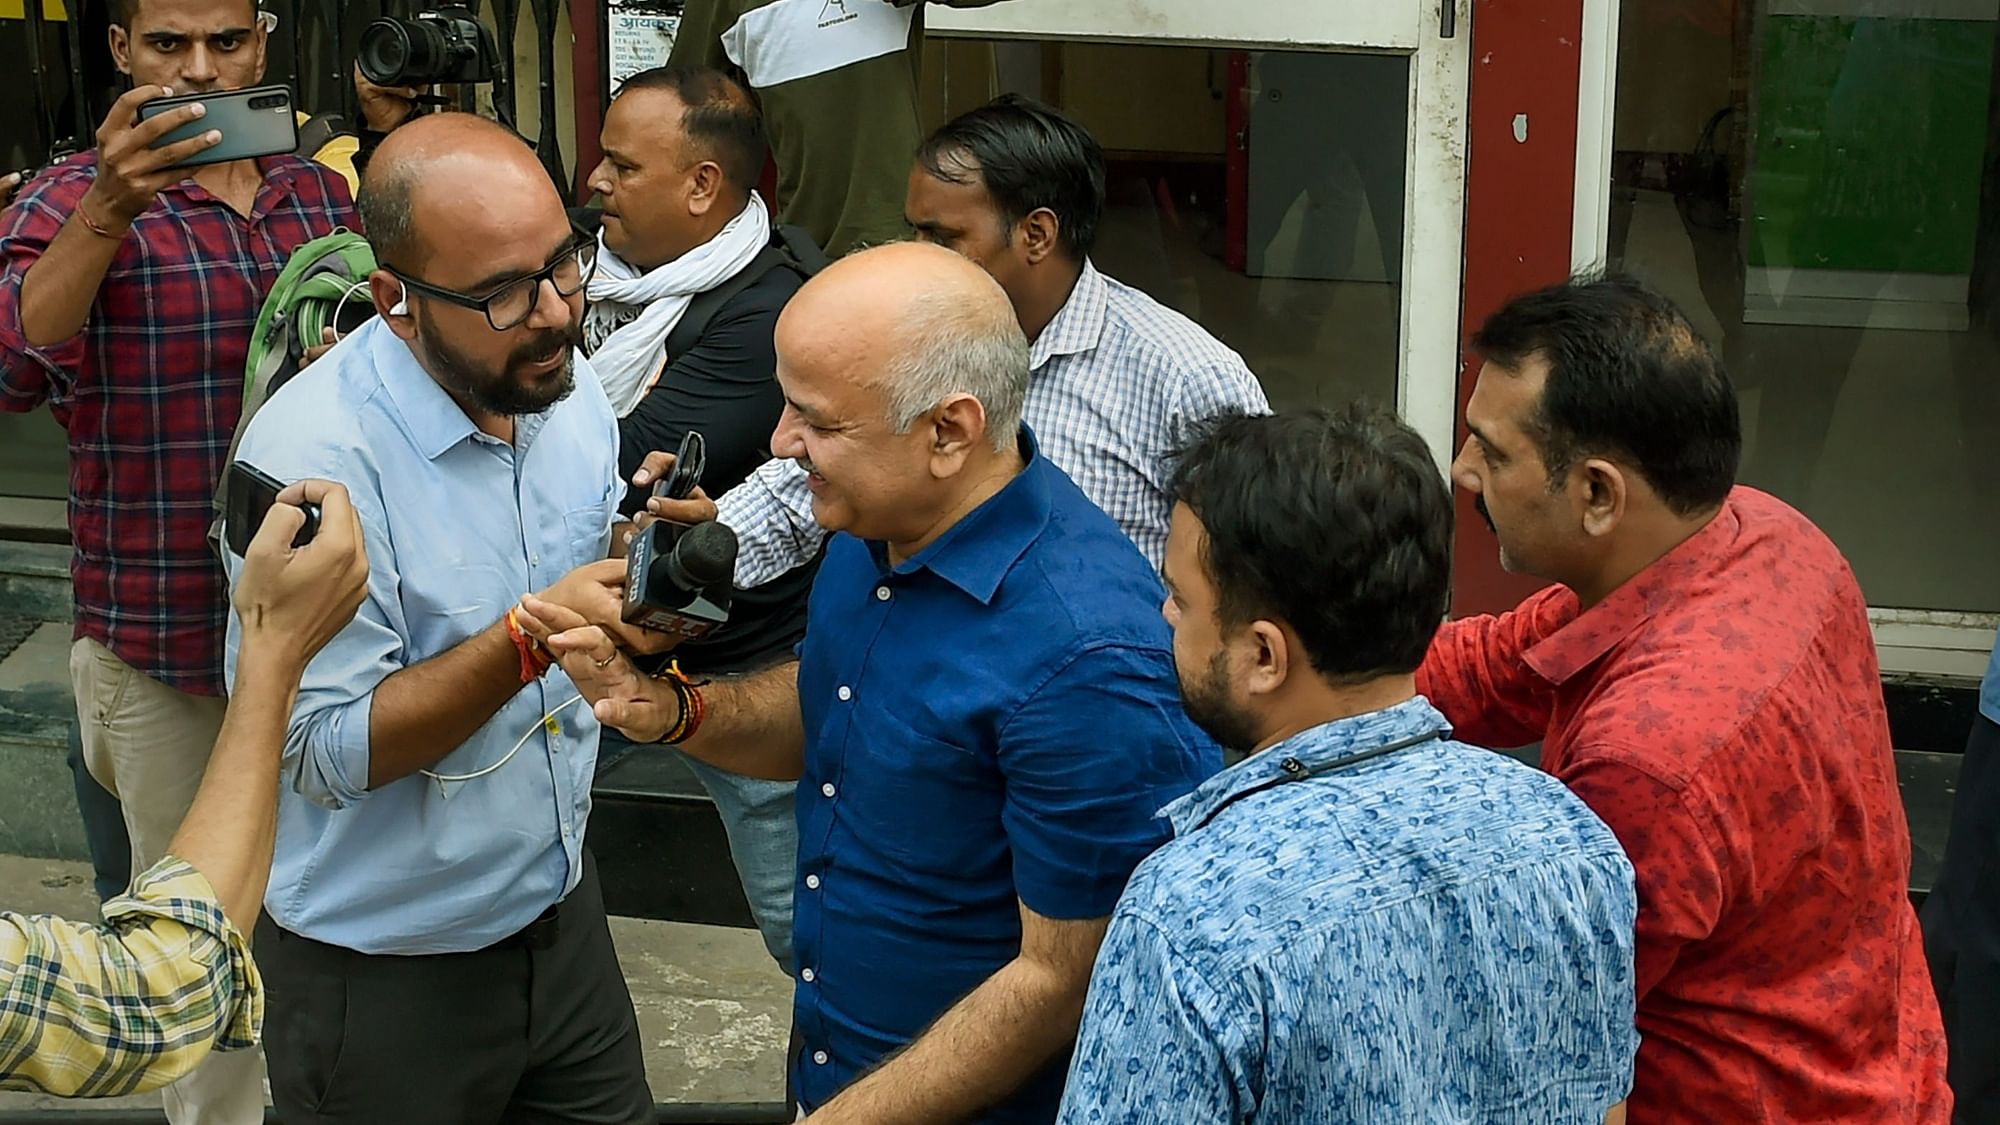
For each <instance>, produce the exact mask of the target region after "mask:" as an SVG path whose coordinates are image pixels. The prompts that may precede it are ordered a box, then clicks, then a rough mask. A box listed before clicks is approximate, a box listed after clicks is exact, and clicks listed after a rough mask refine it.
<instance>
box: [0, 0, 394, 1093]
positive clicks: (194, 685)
mask: <svg viewBox="0 0 2000 1125" xmlns="http://www.w3.org/2000/svg"><path fill="white" fill-rule="evenodd" d="M111 15H112V26H111V29H110V36H109V38H110V46H111V52H112V56H113V58H114V60H115V61H116V63H117V65H118V67H119V69H120V70H121V71H124V72H125V73H127V74H129V75H131V77H132V80H133V82H134V83H135V86H134V89H133V90H132V91H131V92H130V93H128V94H126V95H125V96H124V97H122V98H120V99H119V100H118V101H117V103H116V104H114V105H113V106H112V108H111V112H110V113H109V114H108V115H107V116H106V117H105V120H104V123H103V125H102V126H101V127H100V128H99V129H98V132H97V147H96V148H94V149H92V150H91V151H89V152H85V153H81V154H78V155H77V156H75V157H72V158H70V159H69V160H66V161H63V162H62V163H60V164H58V165H56V166H55V167H53V168H51V169H49V170H48V171H47V172H45V173H43V174H42V175H40V176H39V177H37V178H36V179H35V181H34V182H33V183H31V184H29V185H28V186H27V187H26V188H25V189H24V190H23V191H22V193H21V196H20V198H19V199H18V200H17V201H16V202H15V204H14V205H13V207H12V208H11V209H10V210H9V211H8V212H7V213H6V215H5V217H4V220H0V246H4V252H3V253H0V408H4V409H7V410H14V411H26V410H31V409H33V408H35V407H36V406H38V405H40V404H42V403H43V402H47V403H48V404H49V407H50V409H51V411H52V412H53V413H54V414H55V416H56V419H57V421H59V422H61V423H62V424H63V425H64V427H65V428H66V429H67V430H68V431H69V452H70V535H71V538H72V540H73V541H74V543H75V555H74V558H73V560H72V562H71V574H72V578H73V580H74V586H75V592H76V641H75V644H74V646H73V648H72V649H71V653H70V677H71V681H72V684H73V686H74V688H75V691H76V697H77V711H78V715H79V716H80V717H81V720H82V732H83V744H84V745H83V748H84V757H85V760H86V762H87V763H88V764H89V766H90V771H91V773H92V774H93V775H94V776H95V777H96V778H97V779H98V780H99V781H101V782H103V783H104V785H105V786H106V787H107V788H109V789H110V790H111V791H112V792H113V793H115V794H117V796H118V797H119V799H120V800H121V801H122V803H123V805H124V812H125V821H126V826H127V828H128V830H129V833H130V836H131V840H132V852H133V864H132V869H133V870H134V871H143V870H145V869H146V868H147V867H150V866H151V865H152V864H153V863H154V862H156V861H157V860H159V859H160V858H161V856H162V855H163V854H165V851H166V848H167V844H168V842H169V840H170V839H171V838H172V837H173V834H174V831H175V830H176V829H177V828H179V827H180V822H181V819H182V817H183V816H184V815H185V814H186V813H187V810H188V805H189V802H190V801H191V800H192V799H193V797H194V792H195V788H196V786H197V785H198V784H199V782H200V780H201V775H202V770H203V767H204V765H205V764H206V762H207V761H208V755H209V750H210V747H211V745H212V744H213V743H214V741H215V735H216V732H217V730H218V729H219V728H220V726H221V723H222V713H223V701H222V691H223V684H222V637H223V625H224V610H225V605H224V592H223V578H222V568H221V567H220V566H218V565H217V563H216V560H215V559H214V557H213V556H211V555H210V553H209V548H208V542H207V538H206V532H207V528H208V523H209V517H210V510H209V503H210V497H211V495H212V493H213V491H214V488H215V483H216V481H217V479H218V478H219V476H220V474H221V472H222V470H223V468H224V465H223V459H224V457H225V456H226V455H227V450H228V444H229V438H230V434H231V432H232V430H233V429H234V426H235V423H236V418H237V414H238V412H239V409H240V406H241V396H242V385H243V364H244V357H245V353H246V352H247V350H248V347H249V342H250V331H251V327H252V325H253V324H254V322H255V320H256V316H257V311H258V308H259V306H260V305H261V304H262V303H263V300H264V297H265V294H266V293H267V292H268V291H269V289H270V287H271V284H272V283H273V282H274V281H275V280H276V279H277V275H278V273H279V271H280V270H281V269H283V268H284V265H285V261H286V259H287V258H288V257H289V256H290V254H291V252H292V251H293V250H294V249H296V248H297V247H298V246H299V245H301V244H302V243H304V242H306V241H308V240H310V239H313V238H316V237H319V236H321V235H325V234H328V233H331V232H332V231H333V230H334V229H335V228H336V227H340V226H354V225H356V224H355V217H354V211H353V204H352V201H351V200H350V198H349V194H348V190H347V185H346V183H345V182H344V181H342V180H341V179H340V177H339V176H338V175H336V174H333V173H330V172H328V171H326V170H324V169H322V168H320V167H318V166H316V165H313V164H309V163H307V162H306V161H303V160H299V159H297V158H295V157H292V156H276V157H268V158H264V159H260V160H239V161H232V162H227V163H218V164H210V165H205V166H201V167H198V168H196V169H194V170H193V172H192V173H191V174H190V173H189V171H187V170H185V169H177V168H175V167H174V165H175V164H177V163H179V162H180V161H182V160H184V159H186V158H187V157H189V156H192V155H194V154H195V153H197V152H199V151H200V150H202V149H205V148H207V147H209V146H210V145H212V144H214V143H215V142H216V141H217V140H218V139H219V134H217V133H215V132H209V133H205V134H200V135H197V136H195V137H194V138H192V139H189V140H187V141H183V142H180V143H177V144H173V145H168V146H165V147H163V148H159V149H154V148H152V147H151V145H152V144H153V142H154V141H156V140H158V139H159V138H160V137H161V136H162V135H164V134H165V133H167V132H169V131H171V130H173V129H175V128H177V127H179V126H181V125H183V124H186V123H187V122H189V121H191V120H194V119H195V118H196V117H197V116H199V112H198V109H197V107H194V106H183V107H180V108H177V109H174V110H172V111H169V112H167V113H163V114H161V115H159V116H158V117H155V118H153V119H152V120H150V121H147V122H143V123H141V122H139V121H138V116H137V114H138V108H139V106H140V104H142V103H143V102H146V101H149V100H151V99H153V98H157V97H161V96H164V95H165V94H166V93H168V91H169V90H171V91H172V92H174V93H189V92H196V93H199V92H204V91H224V90H232V89H240V88H242V87H246V86H252V85H256V84H257V83H258V82H260V81H261V80H262V79H263V75H264V54H265V37H266V29H265V28H264V26H263V25H262V24H261V22H260V20H259V16H258V12H257V8H256V5H255V4H254V3H253V0H114V2H113V3H112V5H111ZM261 1071H262V1067H261V1066H260V1065H259V1064H258V1060H257V1058H256V1056H255V1055H254V1054H252V1053H244V1054H240V1055H236V1056H233V1057H224V1058H220V1059H218V1060H216V1064H215V1065H210V1066H206V1067H204V1068H202V1069H201V1070H200V1071H197V1072H196V1073H195V1074H194V1075H192V1076H191V1077H190V1078H189V1079H188V1080H187V1081H185V1082H182V1083H180V1084H178V1085H177V1086H176V1087H174V1088H173V1089H170V1090H168V1091H167V1092H166V1096H165V1100H166V1106H167V1114H168V1117H169V1118H170V1119H171V1120H173V1121H174V1122H176V1123H178V1125H186V1123H188V1122H195V1121H200V1122H224V1123H227V1122H239V1121H241V1122H252V1121H257V1122H261V1121H262V1120H263V1103H264V1094H263V1083H262V1078H261Z"/></svg>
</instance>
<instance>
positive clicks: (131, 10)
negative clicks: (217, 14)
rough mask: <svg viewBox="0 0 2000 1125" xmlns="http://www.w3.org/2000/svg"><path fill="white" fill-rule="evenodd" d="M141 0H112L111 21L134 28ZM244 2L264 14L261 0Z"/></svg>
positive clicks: (255, 13) (255, 11)
mask: <svg viewBox="0 0 2000 1125" xmlns="http://www.w3.org/2000/svg"><path fill="white" fill-rule="evenodd" d="M140 2H141V0H111V3H110V11H111V22H112V23H114V24H117V25H118V26H119V27H122V28H124V29H125V30H126V31H130V30H132V20H133V19H134V18H136V17H137V16H138V15H139V4H140ZM243 2H244V3H246V4H249V5H250V9H251V12H252V14H253V15H260V14H262V12H263V6H262V4H261V3H260V0H243Z"/></svg>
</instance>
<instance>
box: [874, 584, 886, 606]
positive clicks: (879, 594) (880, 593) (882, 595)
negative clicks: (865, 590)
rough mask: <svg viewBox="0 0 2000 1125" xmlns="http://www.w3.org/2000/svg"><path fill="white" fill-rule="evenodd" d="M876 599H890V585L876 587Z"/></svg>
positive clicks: (881, 600) (882, 600)
mask: <svg viewBox="0 0 2000 1125" xmlns="http://www.w3.org/2000/svg"><path fill="white" fill-rule="evenodd" d="M875 600H876V601H878V602H886V601H888V600H889V587H887V586H877V587H875Z"/></svg>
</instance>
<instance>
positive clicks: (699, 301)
mask: <svg viewBox="0 0 2000 1125" xmlns="http://www.w3.org/2000/svg"><path fill="white" fill-rule="evenodd" d="M791 232H797V233H796V234H793V233H791ZM795 238H803V239H804V240H805V245H806V246H807V247H809V248H810V252H811V254H812V255H813V256H814V257H817V258H818V259H819V261H818V262H817V263H815V262H813V261H812V260H811V259H810V258H806V259H802V258H801V257H800V256H799V254H798V253H797V252H796V250H795V249H794V245H793V243H794V239H795ZM825 264H826V255H825V253H824V252H822V251H821V250H820V248H819V246H818V244H816V243H814V242H813V241H812V236H811V235H808V234H805V232H804V231H801V230H799V228H797V227H791V226H784V225H779V226H775V227H773V228H772V229H771V241H770V243H769V244H768V245H766V246H765V247H764V248H763V249H762V250H759V251H758V252H757V256H756V257H755V258H752V259H750V264H749V265H747V266H745V267H743V270H742V272H740V273H738V274H737V275H736V276H735V277H732V278H730V279H729V280H728V281H725V282H723V283H722V284H721V285H718V286H716V287H715V288H713V289H710V290H707V291H705V292H702V293H697V294H695V296H694V299H693V300H691V301H689V302H688V307H687V311H686V312H684V313H682V314H681V319H680V323H678V324H676V325H674V330H673V331H672V332H669V333H668V334H667V360H668V362H672V361H673V357H674V356H677V355H679V354H681V353H682V352H684V351H686V350H688V349H689V348H691V347H693V346H694V345H695V343H696V342H697V341H699V340H700V339H701V337H702V333H704V332H706V331H708V323H709V321H711V320H714V319H715V314H716V313H718V312H720V311H722V309H723V307H724V306H725V305H727V304H729V302H731V301H733V300H735V299H736V295H737V294H738V293H741V292H743V291H744V290H745V289H748V288H750V287H751V286H752V285H755V284H757V282H758V281H760V280H762V279H763V277H764V275H765V274H767V273H770V272H771V271H772V270H774V269H780V268H782V269H788V270H791V271H792V272H794V273H796V274H798V275H799V278H800V280H804V279H806V278H809V277H811V276H812V275H813V274H816V273H818V272H819V271H820V268H821V267H822V266H824V265H825Z"/></svg>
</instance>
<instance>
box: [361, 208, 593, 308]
mask: <svg viewBox="0 0 2000 1125" xmlns="http://www.w3.org/2000/svg"><path fill="white" fill-rule="evenodd" d="M382 268H383V269H384V270H385V271H387V273H388V274H389V276H391V277H393V278H395V279H396V280H397V281H400V282H402V283H403V284H404V285H405V286H407V287H408V288H409V289H410V291H411V292H414V293H422V294H424V295H425V296H427V297H435V298H437V299H438V300H440V301H443V302H445V303H446V304H452V305H457V306H458V307H460V308H462V309H478V310H479V311H481V312H483V313H485V314H486V323H487V324H490V325H492V326H493V330H494V331H495V332H505V331H507V330H508V329H509V328H512V327H514V326H515V325H518V324H520V323H521V322H522V321H524V320H526V319H528V316H529V314H531V313H533V312H534V311H535V301H536V299H537V296H538V294H539V293H540V292H541V288H542V282H544V281H547V282H549V283H550V284H551V285H554V286H555V287H556V292H557V293H560V294H561V295H563V296H565V297H574V296H575V295H576V294H577V293H578V292H579V291H581V290H582V289H583V287H584V286H585V285H588V284H590V275H591V274H593V273H595V272H597V239H596V238H594V237H592V236H590V235H588V234H585V233H584V232H583V231H577V232H576V236H575V237H574V238H572V239H571V240H570V242H569V244H568V245H567V246H564V247H563V248H562V249H561V250H560V251H558V252H557V253H556V256H555V257H554V258H553V259H551V260H550V262H549V264H548V265H546V266H543V267H542V268H541V269H539V270H536V271H535V272H534V273H531V274H529V275H528V276H526V277H517V278H515V279H514V280H512V281H508V282H503V283H502V284H500V285H499V286H498V287H496V288H493V289H489V290H487V291H486V292H484V293H460V292H458V291H457V290H455V289H446V288H443V287H442V286H437V285H432V284H431V283H429V282H427V281H419V280H417V279H416V278H414V277H411V276H410V275H409V274H406V273H404V272H403V271H401V270H399V269H397V268H395V267H394V266H387V265H385V266H383V267H382Z"/></svg>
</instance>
